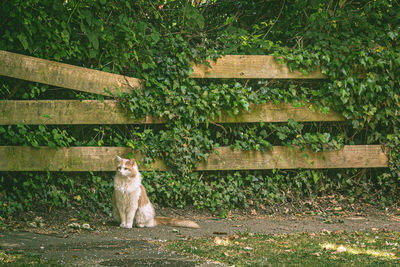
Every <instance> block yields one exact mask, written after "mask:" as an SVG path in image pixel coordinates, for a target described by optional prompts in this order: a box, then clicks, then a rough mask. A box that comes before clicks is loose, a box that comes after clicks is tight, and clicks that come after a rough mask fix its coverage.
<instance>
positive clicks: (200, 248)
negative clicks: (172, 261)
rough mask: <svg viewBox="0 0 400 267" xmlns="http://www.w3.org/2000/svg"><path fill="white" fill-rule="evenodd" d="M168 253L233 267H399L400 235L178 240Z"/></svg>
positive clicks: (302, 234)
mask: <svg viewBox="0 0 400 267" xmlns="http://www.w3.org/2000/svg"><path fill="white" fill-rule="evenodd" d="M166 247H167V248H168V249H169V250H173V251H177V252H180V253H184V254H189V255H196V256H198V257H200V258H203V259H207V260H213V261H218V262H222V263H225V264H229V265H235V266H399V265H400V233H399V232H336V233H330V232H324V233H318V234H313V233H311V234H309V233H301V234H289V235H258V234H251V233H250V234H238V235H232V236H225V237H215V238H205V239H192V240H178V241H171V242H168V243H167V244H166Z"/></svg>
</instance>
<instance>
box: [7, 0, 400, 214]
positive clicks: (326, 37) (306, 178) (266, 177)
mask: <svg viewBox="0 0 400 267" xmlns="http://www.w3.org/2000/svg"><path fill="white" fill-rule="evenodd" d="M0 14H1V16H0V17H1V18H0V25H1V27H0V36H1V38H0V49H2V50H7V51H11V52H16V53H22V54H27V55H32V56H36V57H40V58H45V59H50V60H56V61H60V62H65V63H69V64H74V65H79V66H84V67H88V68H93V69H99V70H102V71H107V72H112V73H119V74H124V75H127V76H131V77H136V78H139V79H142V80H143V81H144V83H143V88H141V89H140V90H139V89H134V90H133V92H132V94H116V95H110V96H109V97H106V98H116V99H118V100H119V101H120V103H121V105H122V106H123V107H124V108H125V109H126V110H128V111H129V112H130V114H131V116H132V117H136V118H140V117H143V116H147V115H150V116H155V117H163V118H166V120H167V122H166V124H165V125H152V126H132V125H130V126H128V125H127V126H122V125H116V126H102V125H96V126H87V125H82V126H43V125H39V126H27V125H16V126H0V145H28V146H34V147H38V146H50V147H65V146H93V145H95V146H128V147H131V148H133V149H136V150H139V151H141V152H142V153H143V154H144V155H145V163H149V162H151V161H153V160H154V159H156V158H161V159H163V160H164V161H165V162H166V164H167V165H168V166H169V168H170V171H169V172H166V173H153V172H149V173H147V174H146V179H145V181H146V182H145V183H146V185H147V187H148V188H149V192H150V193H151V195H152V197H153V198H154V200H155V201H156V202H158V203H159V204H161V205H169V206H178V207H184V206H187V205H193V206H195V207H197V208H208V209H211V210H213V211H219V212H225V211H226V210H227V209H231V208H243V207H244V208H246V207H248V206H249V205H250V204H249V203H253V204H251V205H253V206H255V207H260V204H262V205H267V204H272V203H277V202H287V201H294V200H300V199H303V198H308V197H311V198H314V197H316V196H318V195H322V194H326V193H330V192H340V193H342V194H347V195H348V197H349V199H351V201H357V199H358V200H363V201H374V200H376V199H378V200H379V201H380V203H381V204H382V205H386V204H388V203H397V202H398V194H397V193H396V192H398V191H396V190H398V189H399V185H400V180H399V177H400V176H399V169H400V157H399V151H398V150H399V134H398V132H399V131H398V129H399V126H400V121H399V110H400V104H399V99H398V98H399V90H400V89H399V88H400V86H399V85H400V78H399V74H398V72H397V70H398V69H399V65H400V43H399V32H400V26H399V25H400V21H399V20H400V7H399V3H398V2H397V1H395V0H381V1H357V2H354V1H343V0H340V1H318V0H309V1H294V0H293V1H213V0H210V1H165V0H163V1H150V2H149V1H129V0H126V1H103V0H100V1H86V0H72V1H50V0H42V1H39V0H27V1H22V0H21V1H9V2H7V3H5V4H4V5H2V7H1V8H0ZM225 54H269V55H274V56H275V57H276V58H277V60H278V61H280V62H281V63H285V64H287V65H288V66H289V68H291V69H298V70H300V71H302V72H304V73H305V74H307V73H309V72H311V71H313V70H315V69H316V68H317V67H319V68H320V69H321V71H322V73H324V74H325V75H326V77H327V79H326V80H322V81H312V80H311V81H285V80H269V79H259V80H242V79H220V80H197V79H192V78H189V76H190V74H191V72H192V68H191V65H192V62H196V63H204V62H206V61H207V60H214V59H217V58H218V57H219V56H222V55H225ZM0 84H1V85H0V97H1V99H54V98H55V97H56V98H57V99H60V98H61V99H96V98H97V96H94V95H91V94H87V93H82V92H80V93H78V92H74V91H72V90H66V89H62V88H54V87H51V86H48V85H41V84H36V83H31V82H25V81H19V80H15V79H11V78H5V77H0ZM101 99H103V98H101ZM269 102H273V103H275V104H278V103H282V102H285V103H291V104H292V105H295V106H296V105H297V106H298V105H305V104H306V103H312V106H309V108H311V109H313V110H320V111H321V112H325V113H326V112H328V111H329V110H334V111H337V112H339V113H341V114H342V115H343V116H344V117H345V118H346V121H345V122H339V123H301V122H296V121H294V120H289V121H288V122H287V123H255V124H224V125H219V124H216V123H214V122H213V119H214V118H216V117H218V116H220V115H221V114H222V113H223V112H225V113H227V114H230V115H235V114H237V113H238V112H239V111H240V110H249V109H251V104H253V103H254V104H262V103H269ZM351 144H383V145H386V146H388V147H390V148H391V153H390V163H391V166H390V168H387V169H374V170H368V171H362V170H356V169H354V170H337V171H328V170H319V171H311V170H298V171H293V172H286V171H278V170H273V171H264V172H228V173H225V172H219V173H198V172H192V169H193V168H195V167H196V164H198V162H200V161H202V160H205V159H207V157H208V156H209V155H210V153H212V151H213V150H214V149H215V148H217V147H219V146H230V147H231V148H232V149H239V150H259V151H266V150H270V149H272V146H274V145H285V146H299V147H300V148H301V149H305V148H308V149H311V150H314V151H327V150H337V149H341V148H342V147H343V146H344V145H351ZM58 175H61V176H65V177H66V178H65V179H66V180H68V182H67V183H64V184H62V183H59V182H58V181H59V180H58V179H55V178H49V177H53V176H54V177H57V176H58ZM0 176H1V177H0V178H1V179H2V180H1V181H2V183H1V184H2V186H0V194H1V196H3V199H5V202H4V203H3V205H2V206H1V207H0V210H1V212H3V213H4V214H11V213H13V212H15V211H18V210H22V209H25V208H29V207H30V206H31V205H33V203H34V202H35V200H37V199H41V201H44V203H42V204H44V205H48V206H50V207H52V206H61V205H64V204H65V203H69V204H71V205H89V206H90V205H94V204H93V203H95V202H96V201H97V200H98V199H100V198H98V196H100V195H110V194H109V192H110V190H111V188H112V184H111V180H112V179H111V178H110V176H111V174H109V173H108V174H107V173H104V174H90V175H89V176H87V175H81V176H79V177H78V178H77V177H76V176H74V177H72V176H68V174H53V173H46V174H42V173H40V174H34V173H24V174H23V175H22V176H21V177H24V178H21V179H18V180H16V179H15V178H13V177H14V174H13V173H1V174H0ZM88 177H91V178H88ZM76 179H78V181H76V182H74V181H73V180H76ZM42 181H48V182H49V183H51V184H52V185H54V186H53V187H49V188H53V189H51V190H53V191H51V192H56V191H57V192H59V194H60V196H62V197H61V198H60V199H61V200H59V199H58V198H57V199H56V197H55V195H54V194H53V195H52V193H51V192H50V191H49V190H50V189H47V187H45V186H44V184H43V182H42ZM41 185H42V186H41ZM78 185H79V186H78ZM10 188H13V190H10ZM32 188H34V189H36V191H35V192H38V193H37V194H36V195H35V194H34V193H30V194H31V195H30V197H29V198H25V199H27V200H26V201H24V202H22V203H21V201H20V199H22V198H24V196H25V192H26V190H27V189H32ZM38 188H39V189H38ZM91 188H97V190H100V191H97V192H98V193H97V195H96V196H97V197H96V199H93V197H90V195H91V194H90V192H91V190H92V189H91ZM22 189H23V190H22ZM46 190H47V191H46ZM54 190H56V191H54ZM28 191H29V190H28ZM31 192H32V191H31ZM61 192H62V193H61ZM32 194H33V195H32ZM77 195H79V198H78V197H77ZM43 196H46V197H44V198H43ZM51 196H54V197H51ZM78 199H79V200H78ZM100 202H101V201H100ZM84 203H86V204H84ZM90 203H92V204H90ZM218 206H219V207H225V210H223V211H221V210H220V208H217V207H218ZM100 208H102V209H103V210H104V211H105V212H108V211H109V210H108V208H107V206H106V205H105V204H104V203H103V204H101V207H100Z"/></svg>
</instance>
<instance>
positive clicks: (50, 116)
mask: <svg viewBox="0 0 400 267" xmlns="http://www.w3.org/2000/svg"><path fill="white" fill-rule="evenodd" d="M250 110H251V111H250V112H248V111H241V112H240V113H239V114H237V115H235V116H229V115H227V114H226V113H223V114H222V115H221V117H219V118H215V119H214V120H213V121H214V122H216V123H239V122H240V123H251V122H286V121H288V119H290V118H291V119H294V120H296V121H304V122H307V121H343V120H344V118H343V117H342V116H341V115H340V114H338V113H335V112H333V111H331V112H329V113H328V114H323V113H321V112H319V111H312V110H311V109H310V108H309V107H308V106H303V107H294V106H292V105H289V104H280V105H274V104H265V105H253V106H252V107H251V109H250ZM0 114H2V116H0V125H13V124H19V123H22V124H55V125H59V124H156V123H165V119H163V118H155V117H150V116H146V118H143V119H131V118H130V117H129V115H128V114H127V113H126V111H125V110H124V109H123V108H122V107H121V106H120V105H119V104H118V102H117V101H115V100H105V101H98V100H82V101H81V100H23V101H20V100H17V101H11V100H0Z"/></svg>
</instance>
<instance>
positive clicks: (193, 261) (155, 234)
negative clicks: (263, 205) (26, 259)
mask: <svg viewBox="0 0 400 267" xmlns="http://www.w3.org/2000/svg"><path fill="white" fill-rule="evenodd" d="M157 212H158V214H159V215H163V216H173V217H178V218H191V219H193V220H195V221H196V222H198V224H199V225H200V227H201V228H200V229H187V228H177V227H171V226H157V227H155V228H133V229H122V228H119V227H118V225H116V224H114V223H112V221H111V218H109V217H104V216H99V215H98V214H97V215H95V214H93V216H90V218H89V219H88V220H85V221H83V220H81V219H79V218H78V217H76V214H75V213H74V212H70V211H68V212H66V211H57V212H54V211H53V212H52V213H50V214H49V213H38V212H27V213H24V214H20V215H19V216H18V217H15V218H8V219H3V220H2V222H1V225H2V231H1V233H0V262H1V259H2V256H1V255H2V254H1V253H3V261H5V260H4V259H5V257H4V255H10V254H13V253H23V254H24V255H31V254H34V255H40V256H41V258H44V259H45V260H49V261H50V262H56V263H58V264H64V265H68V266H70V265H78V266H82V265H87V266H143V265H150V266H196V265H198V266H217V265H219V263H216V262H211V261H208V262H207V261H205V260H202V259H199V258H198V257H195V256H194V255H189V256H182V255H180V254H178V253H174V252H173V251H170V250H166V246H164V245H163V243H168V242H170V241H171V240H190V239H196V238H203V237H208V238H216V237H218V238H219V237H222V238H221V240H223V237H229V236H233V235H237V234H243V233H246V234H249V233H251V234H276V235H282V234H290V233H303V232H307V233H323V232H327V233H342V232H353V231H366V232H368V231H372V232H373V231H386V232H399V231H400V209H398V208H383V209H375V208H371V207H369V206H363V207H362V208H356V209H352V210H350V211H349V210H344V209H343V208H342V207H332V208H329V209H326V210H325V211H324V212H321V211H318V210H314V211H312V210H311V211H310V210H308V211H296V210H293V209H289V208H286V207H282V208H281V209H280V210H277V211H276V212H275V213H271V211H268V212H264V214H263V213H262V211H261V212H260V211H258V212H256V211H255V210H252V211H249V213H248V214H247V213H244V212H236V213H228V218H223V219H222V218H219V217H218V216H212V215H210V214H208V213H204V212H198V211H192V210H190V211H188V210H176V209H158V210H157ZM11 265H12V264H11Z"/></svg>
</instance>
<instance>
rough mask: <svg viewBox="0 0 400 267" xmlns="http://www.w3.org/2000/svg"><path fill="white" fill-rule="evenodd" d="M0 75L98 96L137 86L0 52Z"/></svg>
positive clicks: (137, 85) (125, 79) (113, 76)
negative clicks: (106, 90)
mask: <svg viewBox="0 0 400 267" xmlns="http://www.w3.org/2000/svg"><path fill="white" fill-rule="evenodd" d="M0 75H4V76H8V77H13V78H17V79H22V80H28V81H33V82H38V83H44V84H49V85H53V86H59V87H63V88H68V89H74V90H79V91H84V92H89V93H95V94H101V95H108V94H107V93H105V92H104V88H106V89H108V90H109V91H111V92H113V93H116V90H115V88H118V89H119V90H120V91H121V92H127V93H129V92H130V91H131V90H132V88H140V87H141V85H140V80H139V79H136V78H131V77H126V76H123V75H118V74H113V73H108V72H103V71H98V70H92V69H88V68H83V67H78V66H73V65H69V64H64V63H59V62H55V61H50V60H45V59H40V58H35V57H30V56H25V55H20V54H15V53H11V52H7V51H2V50H0Z"/></svg>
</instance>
